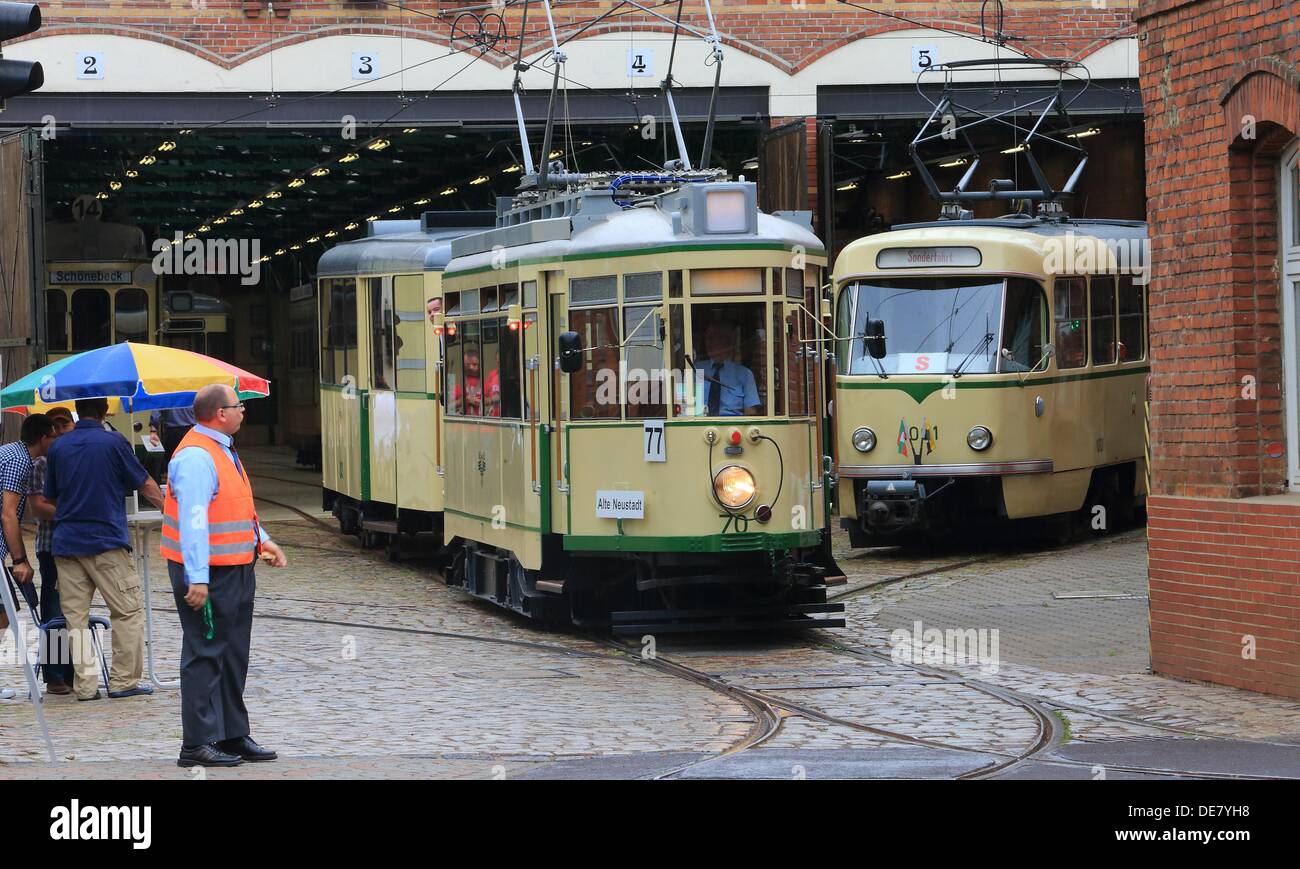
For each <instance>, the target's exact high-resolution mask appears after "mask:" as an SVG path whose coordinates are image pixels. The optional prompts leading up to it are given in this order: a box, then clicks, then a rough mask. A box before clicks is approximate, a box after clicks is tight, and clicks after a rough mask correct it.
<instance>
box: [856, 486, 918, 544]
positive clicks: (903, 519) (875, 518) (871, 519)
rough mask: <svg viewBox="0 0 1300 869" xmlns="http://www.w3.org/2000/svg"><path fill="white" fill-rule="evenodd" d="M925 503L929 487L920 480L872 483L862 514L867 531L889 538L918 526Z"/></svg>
mask: <svg viewBox="0 0 1300 869" xmlns="http://www.w3.org/2000/svg"><path fill="white" fill-rule="evenodd" d="M924 504H925V486H924V485H922V484H921V483H918V482H917V481H916V480H868V481H867V485H866V487H865V488H864V489H863V490H862V502H861V503H860V504H859V505H858V515H859V516H860V517H862V524H863V528H864V529H865V530H866V531H869V532H872V533H875V534H881V535H886V534H892V533H894V532H896V531H901V530H903V529H904V528H914V527H916V526H917V525H918V524H919V523H920V519H921V515H922V513H921V508H922V507H923V506H924Z"/></svg>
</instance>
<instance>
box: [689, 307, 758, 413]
mask: <svg viewBox="0 0 1300 869" xmlns="http://www.w3.org/2000/svg"><path fill="white" fill-rule="evenodd" d="M735 346H736V328H735V327H734V326H732V325H730V324H728V323H725V322H723V321H722V320H720V319H716V318H715V319H712V320H710V321H709V325H708V326H707V327H706V328H705V330H704V355H705V357H706V358H704V359H700V360H697V361H696V362H695V371H696V376H697V381H703V382H702V383H699V384H698V392H697V394H700V395H703V396H704V405H705V413H706V414H707V415H708V416H757V415H758V414H760V413H761V412H762V410H763V408H762V402H761V400H760V399H759V397H758V385H757V383H755V381H754V372H753V371H750V370H749V368H747V367H746V366H744V365H742V364H740V363H739V362H736V361H735V360H734V359H732V356H733V353H734V348H735Z"/></svg>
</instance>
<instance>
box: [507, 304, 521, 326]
mask: <svg viewBox="0 0 1300 869" xmlns="http://www.w3.org/2000/svg"><path fill="white" fill-rule="evenodd" d="M523 322H524V309H523V308H522V307H520V306H519V305H510V306H509V307H508V308H507V309H506V328H507V329H509V330H510V331H511V332H518V331H519V327H520V326H522V325H523Z"/></svg>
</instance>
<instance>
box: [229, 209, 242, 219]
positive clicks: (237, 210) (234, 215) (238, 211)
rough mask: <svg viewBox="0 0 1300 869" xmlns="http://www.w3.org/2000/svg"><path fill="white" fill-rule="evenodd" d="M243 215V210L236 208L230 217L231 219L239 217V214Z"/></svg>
mask: <svg viewBox="0 0 1300 869" xmlns="http://www.w3.org/2000/svg"><path fill="white" fill-rule="evenodd" d="M243 213H244V209H242V208H236V209H235V210H234V211H232V212H230V216H231V217H238V216H239V215H241V214H243Z"/></svg>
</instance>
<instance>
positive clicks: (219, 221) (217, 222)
mask: <svg viewBox="0 0 1300 869" xmlns="http://www.w3.org/2000/svg"><path fill="white" fill-rule="evenodd" d="M228 220H230V218H229V217H218V218H217V219H216V220H214V221H212V223H213V225H214V226H220V225H221V224H223V223H225V222H226V221H228Z"/></svg>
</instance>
